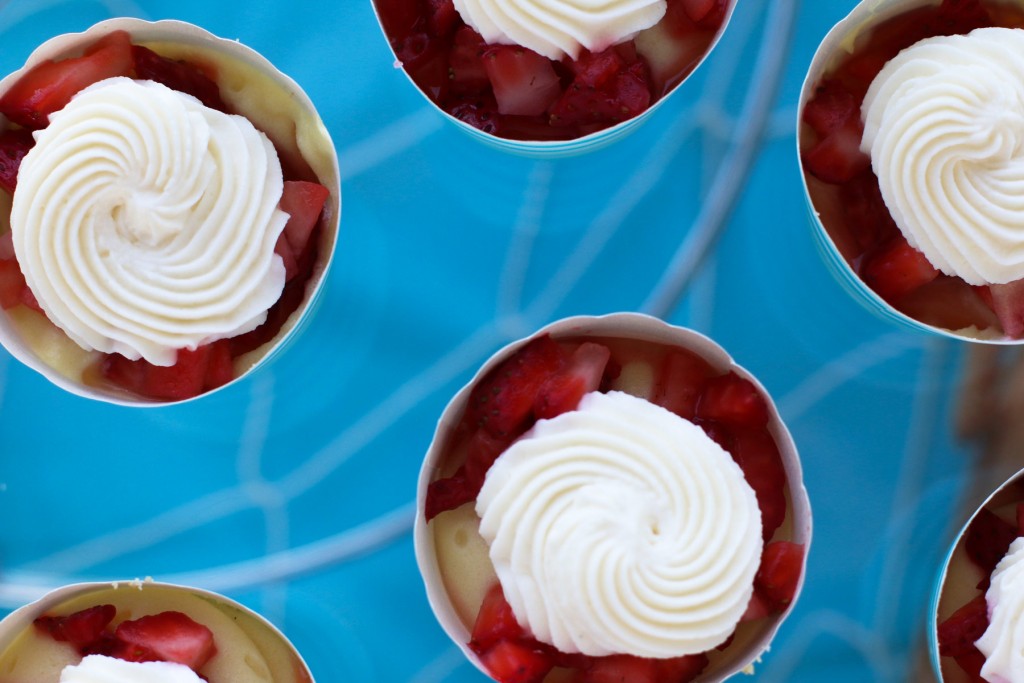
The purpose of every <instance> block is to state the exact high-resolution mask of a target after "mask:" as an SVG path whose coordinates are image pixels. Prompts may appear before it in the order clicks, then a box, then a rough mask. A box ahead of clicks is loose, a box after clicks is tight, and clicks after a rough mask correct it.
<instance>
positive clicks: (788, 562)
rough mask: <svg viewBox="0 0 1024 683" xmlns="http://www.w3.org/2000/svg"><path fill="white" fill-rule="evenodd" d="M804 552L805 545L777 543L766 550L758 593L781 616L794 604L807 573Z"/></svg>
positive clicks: (758, 583)
mask: <svg viewBox="0 0 1024 683" xmlns="http://www.w3.org/2000/svg"><path fill="white" fill-rule="evenodd" d="M804 552H805V549H804V546H803V545H801V544H799V543H793V542H792V541H773V542H772V543H769V544H768V545H766V546H765V547H764V551H763V552H762V553H761V566H760V567H759V568H758V570H757V575H756V576H755V577H754V590H755V591H757V593H758V594H759V595H761V596H762V598H764V599H765V600H766V601H767V602H768V604H769V606H770V607H771V608H772V610H773V611H776V612H781V611H782V610H784V609H786V607H788V606H789V603H791V602H793V596H795V595H796V587H797V585H798V584H799V583H800V576H801V574H802V573H803V563H804Z"/></svg>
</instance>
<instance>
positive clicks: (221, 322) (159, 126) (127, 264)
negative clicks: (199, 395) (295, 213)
mask: <svg viewBox="0 0 1024 683" xmlns="http://www.w3.org/2000/svg"><path fill="white" fill-rule="evenodd" d="M34 135H35V138H36V144H35V146H34V147H33V148H32V149H31V150H30V151H29V153H28V154H27V155H26V156H25V158H24V159H23V161H22V164H21V168H20V170H19V173H18V186H17V190H16V192H15V193H14V199H13V206H12V210H11V231H12V237H13V242H14V249H15V254H16V256H17V259H18V263H19V265H20V266H21V269H22V272H23V273H24V275H25V279H26V281H27V283H28V285H29V287H30V289H31V290H32V293H33V294H34V295H35V297H36V299H38V301H39V304H40V306H41V308H42V309H43V310H44V312H45V313H46V315H47V317H48V318H49V319H50V320H51V321H52V322H53V323H54V324H55V325H57V326H58V327H59V328H61V329H62V330H63V331H64V332H65V333H66V334H67V335H68V337H69V338H71V339H72V340H74V341H75V342H76V343H77V344H78V345H79V346H81V347H83V348H85V349H93V350H97V351H101V352H103V353H120V354H122V355H124V356H125V357H127V358H130V359H133V360H134V359H138V358H144V359H145V360H147V361H149V362H150V363H153V364H154V365H162V366H168V365H172V364H174V362H175V360H176V356H177V351H178V350H179V349H183V348H189V349H194V348H196V347H197V346H199V345H202V344H205V343H209V342H212V341H216V340H217V339H223V338H229V337H233V336H236V335H238V334H242V333H244V332H247V331H249V330H252V329H254V328H256V327H257V326H259V325H260V324H261V323H263V322H264V320H265V319H266V311H267V309H268V308H269V307H270V306H271V305H272V304H273V303H274V302H275V301H277V299H278V298H279V297H280V295H281V292H282V290H283V288H284V281H285V269H284V264H283V262H282V261H281V258H280V257H279V256H277V255H276V254H275V253H274V246H275V244H276V242H277V239H278V237H279V235H280V234H281V231H282V230H283V229H284V225H285V223H286V222H287V220H288V215H287V214H286V213H284V212H283V211H281V210H280V209H279V208H278V203H279V201H280V198H281V193H282V189H283V175H282V171H281V164H280V161H279V160H278V157H277V152H276V150H275V149H274V146H273V144H272V143H271V142H270V140H269V139H268V138H267V137H266V135H264V134H263V133H261V132H260V131H258V130H257V129H256V128H255V127H254V126H253V125H252V124H251V123H250V122H249V121H248V120H247V119H246V118H244V117H242V116H235V115H228V114H224V113H222V112H219V111H216V110H213V109H210V108H207V107H205V106H204V105H202V104H201V103H200V102H199V101H198V100H196V99H195V98H193V97H191V96H189V95H185V94H182V93H180V92H177V91H175V90H172V89H170V88H167V87H165V86H163V85H160V84H158V83H155V82H152V81H134V80H132V79H129V78H123V77H118V78H111V79H107V80H104V81H100V82H98V83H96V84H94V85H92V86H90V87H88V88H86V89H84V90H82V91H81V92H80V93H78V94H77V95H76V96H75V97H74V98H73V99H72V100H71V102H70V103H69V104H68V105H67V106H66V107H65V108H64V109H62V110H61V111H58V112H56V113H54V114H52V115H51V116H50V124H49V126H47V127H46V128H44V129H42V130H40V131H37V132H36V133H35V134H34Z"/></svg>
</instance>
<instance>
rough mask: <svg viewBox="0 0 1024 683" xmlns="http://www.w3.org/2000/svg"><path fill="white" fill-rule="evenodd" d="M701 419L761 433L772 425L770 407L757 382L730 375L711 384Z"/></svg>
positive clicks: (704, 395) (700, 410) (702, 397)
mask: <svg viewBox="0 0 1024 683" xmlns="http://www.w3.org/2000/svg"><path fill="white" fill-rule="evenodd" d="M697 417H698V418H700V419H702V420H714V421H717V422H722V423H725V424H727V425H730V426H733V427H749V428H752V429H758V428H761V427H764V426H765V425H766V424H768V404H767V402H766V401H765V400H764V396H762V395H761V392H760V391H758V389H757V387H756V386H754V383H753V382H751V381H750V380H749V379H745V378H743V377H740V376H739V375H737V374H736V373H735V372H729V373H727V374H724V375H720V376H718V377H714V378H712V379H710V380H708V383H707V385H706V386H705V388H704V391H703V392H702V393H701V395H700V399H699V400H698V402H697Z"/></svg>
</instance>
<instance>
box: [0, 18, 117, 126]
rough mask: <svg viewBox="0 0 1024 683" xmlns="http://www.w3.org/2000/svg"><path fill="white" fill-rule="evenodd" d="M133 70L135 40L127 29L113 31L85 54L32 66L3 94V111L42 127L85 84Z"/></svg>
mask: <svg viewBox="0 0 1024 683" xmlns="http://www.w3.org/2000/svg"><path fill="white" fill-rule="evenodd" d="M131 70H132V53H131V43H130V40H129V37H128V34H127V33H125V32H124V31H115V32H114V33H110V34H108V35H107V36H105V37H104V38H102V39H101V40H100V41H98V42H97V43H96V44H95V45H94V46H93V47H92V48H90V49H89V51H87V52H86V53H85V54H84V55H82V56H81V57H71V58H68V59H63V60H60V61H56V62H55V61H45V62H42V63H40V64H38V65H37V66H35V67H33V68H32V69H30V70H29V71H28V72H27V73H25V75H23V76H22V77H21V78H20V79H18V81H17V82H16V83H15V84H14V85H13V86H11V88H10V89H9V90H8V91H7V92H6V93H4V95H3V97H0V113H3V114H4V115H5V116H7V118H9V119H10V120H11V121H14V122H15V123H17V124H19V125H21V126H24V127H25V128H33V129H34V128H42V127H44V126H46V124H47V123H49V116H50V114H52V113H53V112H55V111H57V110H59V109H63V108H64V105H66V104H67V103H68V102H70V101H71V98H72V97H73V96H74V95H75V94H76V93H77V92H79V91H80V90H81V89H82V88H85V87H86V86H89V85H92V84H93V83H96V82H97V81H101V80H103V79H106V78H112V77H114V76H128V75H130V73H131Z"/></svg>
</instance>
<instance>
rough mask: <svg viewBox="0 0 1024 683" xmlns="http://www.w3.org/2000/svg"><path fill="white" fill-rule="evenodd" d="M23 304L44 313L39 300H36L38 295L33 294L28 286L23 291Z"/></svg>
mask: <svg viewBox="0 0 1024 683" xmlns="http://www.w3.org/2000/svg"><path fill="white" fill-rule="evenodd" d="M21 303H23V304H24V305H26V306H28V307H29V308H31V309H32V310H34V311H38V312H40V313H42V312H43V307H42V306H40V305H39V300H38V299H36V295H35V294H33V293H32V290H31V289H30V288H29V286H28V285H27V284H26V285H25V286H24V287H22V289H21Z"/></svg>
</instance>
